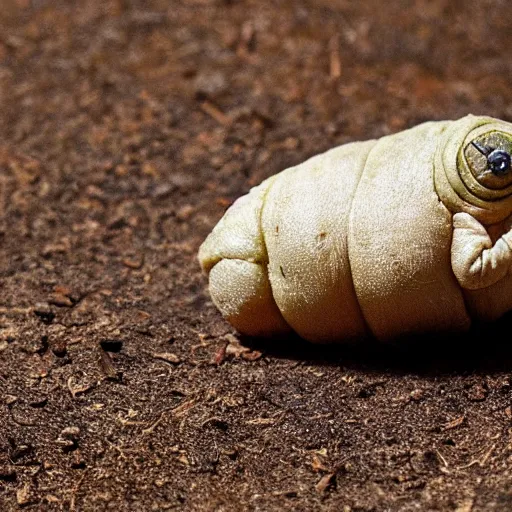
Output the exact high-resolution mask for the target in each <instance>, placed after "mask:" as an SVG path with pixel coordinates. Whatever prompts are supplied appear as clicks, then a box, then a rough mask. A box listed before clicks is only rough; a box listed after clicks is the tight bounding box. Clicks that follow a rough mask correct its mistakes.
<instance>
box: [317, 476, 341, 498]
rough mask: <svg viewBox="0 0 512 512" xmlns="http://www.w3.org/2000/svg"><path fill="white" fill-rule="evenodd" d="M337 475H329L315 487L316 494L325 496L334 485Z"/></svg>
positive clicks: (321, 479)
mask: <svg viewBox="0 0 512 512" xmlns="http://www.w3.org/2000/svg"><path fill="white" fill-rule="evenodd" d="M335 474H336V473H327V474H326V475H324V476H323V477H322V478H320V480H319V481H318V483H317V484H316V485H315V489H316V492H318V494H323V493H324V492H325V491H326V490H327V489H328V488H329V487H330V486H331V485H332V483H333V478H334V475H335Z"/></svg>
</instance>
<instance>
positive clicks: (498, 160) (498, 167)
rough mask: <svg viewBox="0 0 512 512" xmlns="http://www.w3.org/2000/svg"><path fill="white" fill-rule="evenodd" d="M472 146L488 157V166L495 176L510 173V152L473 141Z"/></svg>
mask: <svg viewBox="0 0 512 512" xmlns="http://www.w3.org/2000/svg"><path fill="white" fill-rule="evenodd" d="M471 144H472V146H473V147H474V148H476V149H477V150H478V151H479V152H480V153H482V155H484V156H485V157H486V158H487V167H488V168H489V169H490V170H491V172H492V173H493V174H494V175H495V176H504V175H505V174H508V172H509V171H510V168H511V167H512V159H511V157H510V153H508V152H507V151H505V150H503V149H494V148H493V147H489V146H484V145H482V144H480V143H478V142H475V141H473V142H472V143H471Z"/></svg>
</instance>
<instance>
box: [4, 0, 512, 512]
mask: <svg viewBox="0 0 512 512" xmlns="http://www.w3.org/2000/svg"><path fill="white" fill-rule="evenodd" d="M511 51H512V4H511V3H510V2H509V1H507V0H501V1H500V0H472V1H471V0H469V1H468V0H464V1H462V0H388V1H386V2H383V1H381V0H365V1H361V2H351V1H348V0H321V1H319V0H317V1H313V0H309V1H306V0H303V1H299V0H282V1H279V2H277V1H271V0H264V1H263V0H245V1H237V0H232V1H228V0H224V1H223V0H172V1H163V0H160V1H159V0H152V1H142V0H133V1H132V0H109V1H101V2H100V1H97V2H92V1H86V0H81V1H77V2H75V1H69V2H62V1H53V2H49V1H45V0H32V1H31V0H3V2H1V14H0V208H1V217H0V285H1V288H0V289H1V290H2V296H1V301H0V390H1V399H0V510H2V511H3V510H18V509H19V508H24V509H26V510H87V511H89V510H90V511H92V510H95V511H96V510H110V509H113V510H119V511H124V510H137V511H143V510H144V511H145V510H168V509H170V510H194V511H195V510H197V511H200V510H201V511H202V510H212V511H213V510H216V511H238V510H240V511H242V510H290V511H291V510H294V511H298V510H300V511H306V510H336V511H347V512H348V511H383V510H390V511H412V510H422V511H423V510H428V511H458V512H469V511H481V510H499V511H502V510H503V511H508V510H512V488H511V485H512V408H511V406H512V402H511V398H512V380H511V373H510V372H511V370H512V348H511V347H510V346H508V345H509V344H510V335H509V334H506V333H509V332H510V327H511V323H512V322H511V321H507V320H505V321H503V324H502V327H503V328H504V329H503V330H502V331H499V330H497V329H494V330H490V329H485V328H482V329H480V330H479V331H477V332H475V333H474V334H473V335H471V336H461V337H460V339H458V340H456V339H454V338H453V337H452V338H449V339H447V340H430V341H433V342H435V343H430V342H425V340H423V341H422V340H419V339H410V340H408V341H407V343H406V346H407V347H409V349H408V350H405V349H402V350H395V349H393V348H390V347H387V348H382V347H378V346H372V345H371V344H370V345H368V344H366V345H361V346H360V347H359V349H358V350H356V349H355V348H345V349H339V350H336V349H327V348H323V349H320V348H318V347H311V346H308V345H306V344H304V343H303V342H300V340H298V339H290V340H284V341H277V340H274V341H273V342H272V341H271V342H268V343H266V344H262V343H261V342H256V343H255V342H254V341H251V340H242V342H243V343H244V344H245V345H240V344H239V341H238V338H237V335H236V333H235V332H234V331H233V330H232V329H231V328H230V326H229V325H228V324H227V323H226V322H225V321H223V319H222V318H221V317H220V315H219V314H218V313H217V311H216V310H215V308H214V306H213V305H212V303H211V302H210V300H209V296H208V293H207V289H206V280H205V278H204V276H202V275H201V273H200V271H199V268H198V264H197V261H196V252H197V249H198V247H199V244H200V243H201V241H202V240H203V239H204V237H205V236H206V235H207V233H208V232H209V230H210V229H211V228H212V226H213V225H214V224H215V223H216V221H217V220H218V219H219V218H220V217H221V215H222V213H223V211H224V210H225V209H226V207H227V206H228V205H229V204H230V203H231V202H232V201H233V200H234V199H235V198H236V197H238V196H239V195H240V194H242V193H244V192H246V191H247V190H248V189H249V188H250V187H251V186H252V185H254V184H256V183H258V182H259V181H261V180H262V179H263V178H265V177H267V176H269V175H271V174H273V173H275V172H277V171H280V170H282V169H283V168H285V167H288V166H290V165H293V164H296V163H299V162H301V161H303V160H304V159H305V158H307V157H308V156H311V155H313V154H315V153H318V152H321V151H323V150H325V149H327V148H329V147H332V146H334V145H337V144H340V143H343V142H346V141H349V140H354V139H364V138H371V137H378V136H381V135H383V134H387V133H390V132H394V131H398V130H400V129H402V128H405V127H408V126H412V125H414V124H417V123H418V122H421V121H424V120H427V119H443V118H457V117H459V116H462V115H464V114H466V113H468V112H473V113H475V114H477V113H485V114H490V115H493V116H496V117H501V118H504V119H508V120H511V119H512V88H511V83H512V59H511V58H510V52H511ZM247 344H249V348H244V347H245V346H246V345H247ZM417 347H422V348H419V349H417Z"/></svg>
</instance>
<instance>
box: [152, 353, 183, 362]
mask: <svg viewBox="0 0 512 512" xmlns="http://www.w3.org/2000/svg"><path fill="white" fill-rule="evenodd" d="M153 357H154V358H155V359H160V360H162V361H165V362H166V363H171V364H179V363H181V359H180V358H179V357H178V356H177V355H176V354H173V353H172V352H157V353H155V354H153Z"/></svg>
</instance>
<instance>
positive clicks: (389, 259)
mask: <svg viewBox="0 0 512 512" xmlns="http://www.w3.org/2000/svg"><path fill="white" fill-rule="evenodd" d="M510 152H512V125H510V124H509V123H505V122H503V121H499V120H497V119H493V118H489V117H477V116H467V117H464V118H462V119H460V120H458V121H439V122H430V123H424V124H421V125H418V126H416V127H414V128H411V129H410V130H406V131H404V132H400V133H397V134H394V135H390V136H387V137H383V138H381V139H379V140H370V141H366V142H355V143H350V144H346V145H343V146H340V147H337V148H334V149H332V150H330V151H327V152H326V153H323V154H321V155H317V156H315V157H313V158H311V159H309V160H308V161H306V162H304V163H303V164H301V165H298V166H296V167H292V168H289V169H286V170H285V171H283V172H281V173H279V174H277V175H275V176H272V177H271V178H269V179H268V180H266V181H264V182H263V183H262V184H260V185H259V186H257V187H255V188H253V189H252V190H251V191H250V192H249V193H248V194H247V195H245V196H243V197H241V198H240V199H238V200H237V201H236V202H235V203H234V204H233V205H232V206H231V208H229V209H228V211H227V212H226V214H225V215H224V217H223V218H222V219H221V220H220V221H219V223H218V224H217V226H215V228H214V229H213V231H212V233H211V234H210V235H209V236H208V237H207V239H206V240H205V241H204V243H203V244H202V246H201V248H200V250H199V261H200V264H201V267H202V268H203V270H204V271H205V272H206V273H208V275H209V288H210V293H211V296H212V299H213V302H214V303H215V305H216V306H217V307H218V308H219V310H220V311H221V313H222V314H223V315H224V317H225V318H226V319H227V320H228V321H229V322H231V323H232V324H233V326H234V327H235V328H237V329H238V330H239V331H240V332H242V333H244V334H248V335H255V336H272V335H276V334H282V333H286V332H289V331H292V330H293V331H295V332H297V333H298V334H299V335H300V336H302V337H303V338H305V339H307V340H309V341H312V342H320V343H325V342H340V341H344V340H351V339H358V338H363V337H367V336H374V337H376V338H378V339H380V340H389V339H394V338H397V337H400V336H403V335H410V334H411V333H422V334H423V333H431V332H437V331H463V330H466V329H468V328H469V327H470V325H471V323H472V321H475V320H483V321H491V320H495V319H497V318H499V317H500V316H501V315H503V314H504V313H505V312H507V311H508V310H510V309H512V273H511V266H512V216H511V214H512V170H511V169H510V168H509V158H508V156H507V155H509V154H510Z"/></svg>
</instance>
